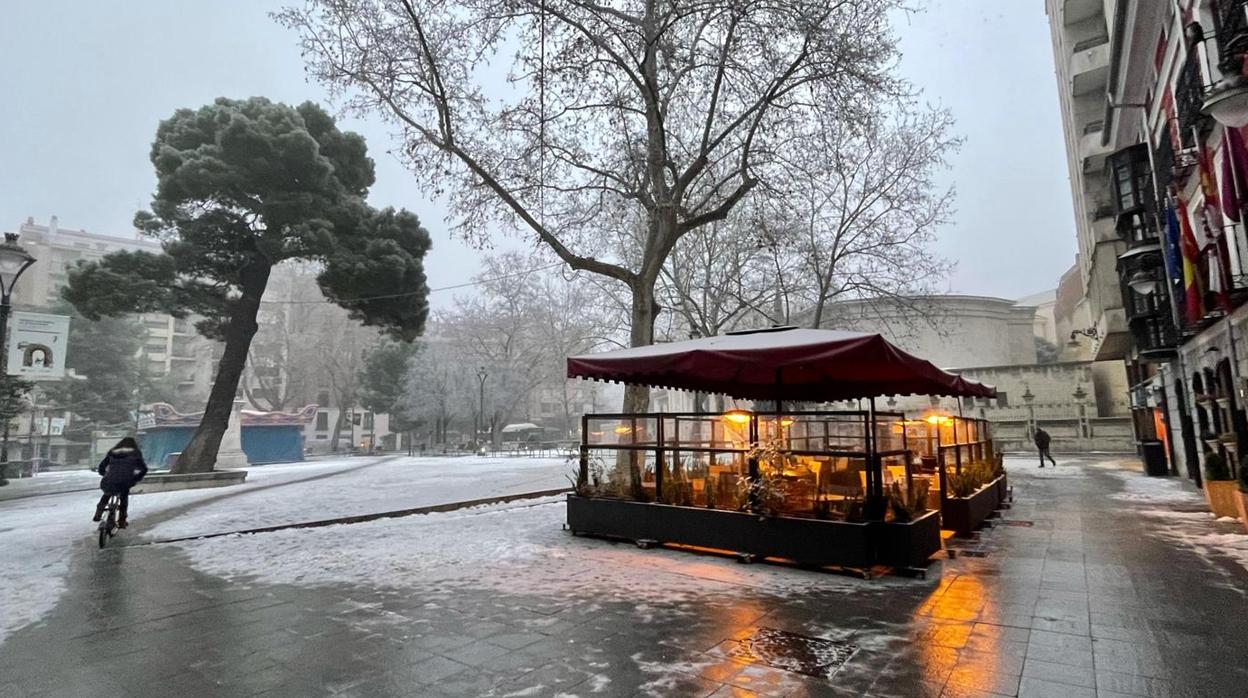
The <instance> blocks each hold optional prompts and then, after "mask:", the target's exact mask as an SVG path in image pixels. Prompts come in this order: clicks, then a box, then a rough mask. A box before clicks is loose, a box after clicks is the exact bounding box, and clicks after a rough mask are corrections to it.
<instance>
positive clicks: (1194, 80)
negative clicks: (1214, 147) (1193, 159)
mask: <svg viewBox="0 0 1248 698" xmlns="http://www.w3.org/2000/svg"><path fill="white" fill-rule="evenodd" d="M1206 88H1207V85H1205V80H1204V77H1203V76H1202V75H1201V72H1200V58H1199V54H1198V53H1197V51H1196V50H1195V49H1193V50H1190V51H1189V52H1188V54H1187V60H1185V61H1184V63H1183V67H1182V69H1180V71H1179V77H1178V80H1176V81H1175V84H1174V108H1175V112H1176V118H1177V120H1178V127H1179V138H1180V140H1181V142H1182V144H1183V148H1184V149H1187V148H1194V147H1196V144H1197V140H1198V139H1199V138H1200V137H1201V136H1203V135H1204V134H1205V133H1207V132H1208V131H1209V130H1210V129H1211V128H1212V123H1211V120H1210V119H1209V117H1207V116H1206V115H1205V114H1204V113H1203V112H1202V108H1203V107H1204V103H1205V93H1206V91H1207V89H1206Z"/></svg>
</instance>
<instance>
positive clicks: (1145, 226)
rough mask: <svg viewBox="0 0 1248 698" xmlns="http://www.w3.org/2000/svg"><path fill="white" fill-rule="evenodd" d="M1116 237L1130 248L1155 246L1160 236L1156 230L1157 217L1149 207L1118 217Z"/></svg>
mask: <svg viewBox="0 0 1248 698" xmlns="http://www.w3.org/2000/svg"><path fill="white" fill-rule="evenodd" d="M1117 230H1118V237H1120V238H1122V240H1123V242H1125V243H1127V244H1128V245H1130V246H1131V247H1141V246H1146V245H1148V246H1151V245H1157V244H1158V243H1159V242H1160V239H1161V237H1160V235H1159V234H1158V230H1157V217H1156V216H1155V215H1154V214H1153V210H1152V208H1151V206H1143V207H1140V208H1137V209H1135V210H1132V211H1127V212H1125V213H1122V214H1120V215H1119V216H1118V221H1117Z"/></svg>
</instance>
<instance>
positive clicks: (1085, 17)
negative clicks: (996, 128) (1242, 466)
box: [1046, 0, 1248, 482]
mask: <svg viewBox="0 0 1248 698" xmlns="http://www.w3.org/2000/svg"><path fill="white" fill-rule="evenodd" d="M1046 10H1047V11H1048V15H1049V19H1050V25H1051V28H1052V37H1053V49H1054V57H1055V62H1056V68H1057V70H1056V73H1057V77H1058V87H1059V93H1060V96H1061V110H1062V121H1063V128H1064V131H1065V136H1066V149H1067V156H1068V161H1069V167H1070V175H1071V187H1072V195H1073V200H1074V207H1075V212H1076V226H1077V231H1076V233H1077V237H1078V243H1079V259H1080V265H1079V266H1080V273H1081V278H1082V281H1083V283H1084V287H1085V297H1084V299H1083V301H1082V303H1083V304H1084V305H1085V306H1086V307H1085V308H1084V311H1085V312H1086V316H1087V317H1088V318H1089V326H1088V327H1084V328H1080V327H1075V328H1073V329H1072V332H1071V341H1072V342H1075V343H1086V344H1087V345H1088V346H1089V350H1090V351H1091V352H1092V353H1093V355H1094V356H1095V358H1097V359H1100V360H1105V359H1121V360H1122V361H1124V362H1125V363H1126V366H1127V373H1128V379H1129V382H1130V386H1131V387H1130V389H1129V398H1130V404H1131V408H1132V414H1133V417H1134V420H1135V432H1136V438H1137V441H1138V443H1139V445H1140V447H1141V450H1142V451H1143V455H1144V456H1145V461H1146V464H1148V465H1150V467H1152V468H1154V469H1156V471H1158V472H1160V471H1162V470H1164V469H1168V470H1169V471H1170V472H1184V473H1186V474H1187V475H1188V476H1189V477H1191V478H1192V479H1193V480H1194V481H1196V482H1199V481H1200V463H1201V462H1202V461H1203V455H1202V454H1204V453H1206V452H1220V453H1222V454H1223V455H1225V456H1228V460H1230V461H1231V462H1232V463H1237V461H1238V457H1239V456H1240V455H1242V454H1243V453H1244V448H1245V446H1248V428H1246V422H1245V417H1244V406H1243V402H1244V397H1245V394H1246V392H1248V384H1245V383H1244V381H1243V379H1242V376H1243V375H1244V370H1245V363H1244V361H1245V353H1246V352H1245V347H1244V346H1243V342H1242V341H1238V340H1237V337H1242V336H1243V333H1244V332H1245V331H1248V327H1244V325H1245V324H1246V323H1248V309H1246V308H1245V307H1244V305H1245V301H1246V300H1248V264H1246V260H1248V257H1246V256H1245V253H1248V239H1246V238H1245V226H1244V221H1245V220H1248V216H1246V215H1245V213H1246V212H1248V211H1246V210H1245V207H1244V203H1245V202H1248V197H1246V196H1245V193H1248V177H1244V176H1243V174H1245V173H1248V167H1245V165H1248V152H1246V151H1245V148H1244V145H1243V141H1244V133H1243V127H1244V126H1245V125H1246V124H1248V80H1246V78H1245V58H1248V0H1167V1H1165V2H1162V1H1158V0H1117V1H1116V2H1106V1H1104V0H1046Z"/></svg>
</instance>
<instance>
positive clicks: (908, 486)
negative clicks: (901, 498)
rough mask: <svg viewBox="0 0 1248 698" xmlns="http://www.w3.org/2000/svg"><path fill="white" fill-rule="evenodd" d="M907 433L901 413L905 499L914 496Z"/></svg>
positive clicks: (911, 462) (904, 416)
mask: <svg viewBox="0 0 1248 698" xmlns="http://www.w3.org/2000/svg"><path fill="white" fill-rule="evenodd" d="M908 431H909V429H907V427H906V414H905V413H904V412H903V413H902V414H901V450H902V451H903V452H905V454H906V456H905V458H906V496H907V497H909V496H910V495H912V494H914V473H913V472H911V471H912V470H913V469H914V462H913V461H914V459H913V458H912V457H911V453H910V435H909V434H908V433H907V432H908Z"/></svg>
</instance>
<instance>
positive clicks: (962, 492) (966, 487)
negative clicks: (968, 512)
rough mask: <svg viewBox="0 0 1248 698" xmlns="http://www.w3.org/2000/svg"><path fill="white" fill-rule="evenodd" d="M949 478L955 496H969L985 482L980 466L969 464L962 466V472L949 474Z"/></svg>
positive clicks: (950, 489)
mask: <svg viewBox="0 0 1248 698" xmlns="http://www.w3.org/2000/svg"><path fill="white" fill-rule="evenodd" d="M948 480H949V491H950V492H951V493H953V496H955V497H969V496H971V495H973V494H975V491H976V490H978V489H979V488H980V487H982V486H983V484H984V480H983V475H982V473H981V472H980V470H979V468H976V467H974V466H969V465H968V466H966V467H964V468H962V472H960V473H953V474H951V475H949V476H948Z"/></svg>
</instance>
